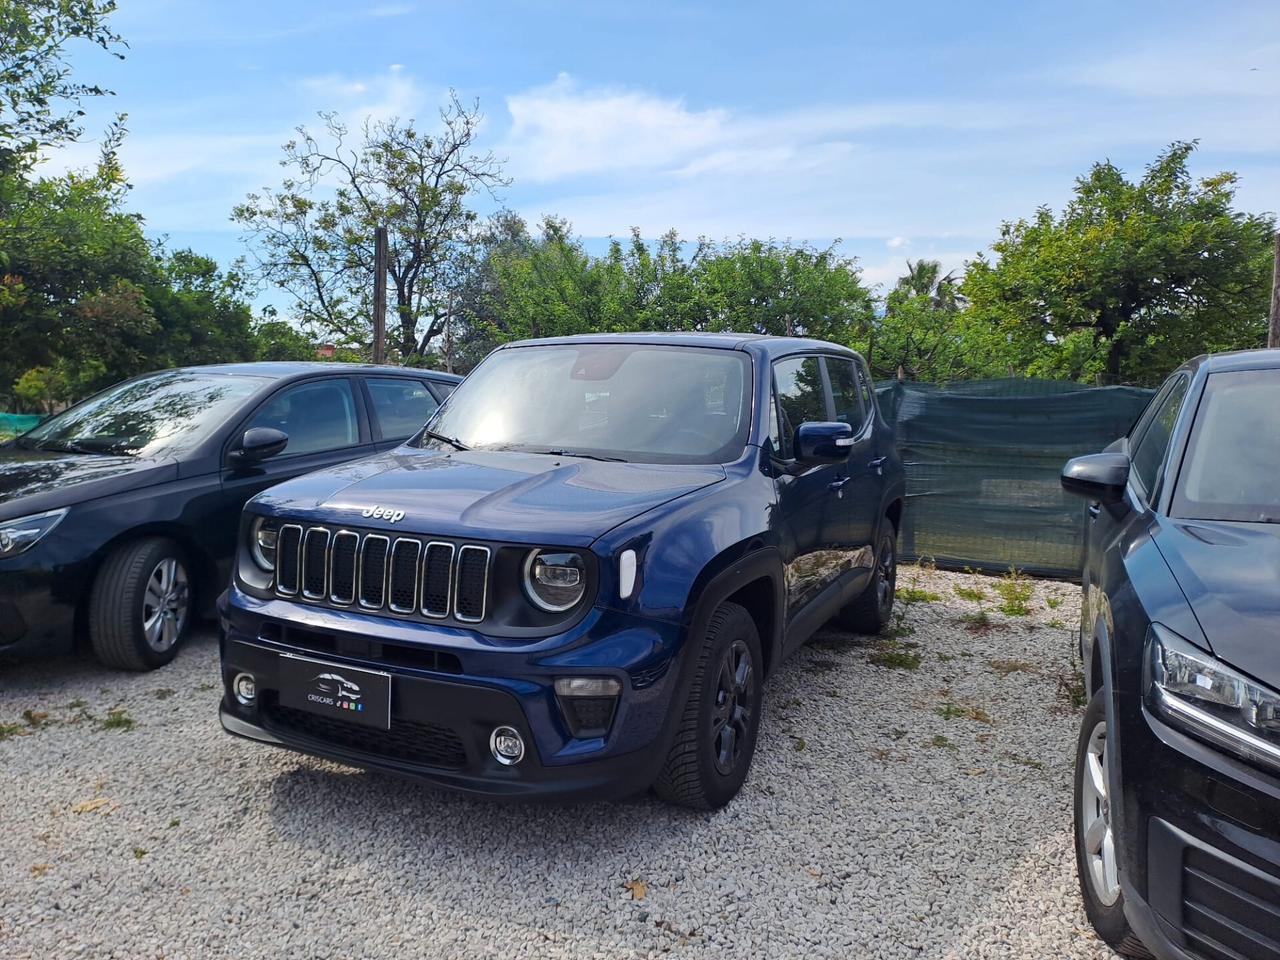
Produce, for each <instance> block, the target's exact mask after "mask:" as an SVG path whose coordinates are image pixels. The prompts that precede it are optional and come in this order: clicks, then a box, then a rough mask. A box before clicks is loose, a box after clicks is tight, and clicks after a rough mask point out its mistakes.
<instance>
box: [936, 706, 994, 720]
mask: <svg viewBox="0 0 1280 960" xmlns="http://www.w3.org/2000/svg"><path fill="white" fill-rule="evenodd" d="M933 712H934V713H936V714H937V715H938V716H940V717H941V718H942V719H943V720H954V719H955V718H956V717H961V718H963V719H965V720H976V721H977V722H978V723H995V721H994V720H992V719H991V714H989V713H987V711H985V710H983V709H982V708H981V707H971V706H969V705H967V704H957V703H944V704H943V705H942V706H940V707H938V708H937V709H936V710H934V711H933Z"/></svg>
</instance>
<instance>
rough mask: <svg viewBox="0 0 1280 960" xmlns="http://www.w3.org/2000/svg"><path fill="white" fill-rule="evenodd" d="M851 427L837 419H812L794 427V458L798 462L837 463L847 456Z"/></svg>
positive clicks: (850, 440)
mask: <svg viewBox="0 0 1280 960" xmlns="http://www.w3.org/2000/svg"><path fill="white" fill-rule="evenodd" d="M851 446H853V427H851V426H849V424H847V423H840V422H839V421H835V420H832V421H819V420H813V421H810V422H808V423H802V424H800V426H798V427H796V437H795V451H796V460H798V461H799V462H800V463H838V462H840V461H841V460H847V459H848V458H849V447H851Z"/></svg>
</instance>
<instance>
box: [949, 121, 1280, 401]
mask: <svg viewBox="0 0 1280 960" xmlns="http://www.w3.org/2000/svg"><path fill="white" fill-rule="evenodd" d="M1194 149H1195V144H1194V143H1174V144H1172V145H1171V146H1169V147H1168V148H1167V149H1166V150H1165V151H1164V152H1163V153H1162V154H1160V156H1159V157H1157V159H1156V160H1155V162H1154V163H1152V164H1151V165H1150V166H1149V167H1147V170H1146V173H1145V175H1144V176H1143V177H1142V178H1141V179H1140V180H1138V181H1136V182H1133V181H1129V180H1127V179H1125V176H1124V174H1123V173H1122V171H1120V170H1119V169H1118V168H1117V167H1116V166H1115V165H1113V164H1112V163H1110V162H1104V163H1098V164H1095V165H1094V167H1093V168H1092V170H1091V171H1090V173H1089V174H1088V175H1087V176H1085V177H1081V178H1080V179H1079V180H1077V181H1076V187H1075V195H1074V197H1073V198H1072V200H1071V201H1070V202H1069V203H1068V204H1067V206H1066V209H1065V210H1064V211H1063V212H1062V214H1061V215H1060V216H1055V215H1054V213H1053V212H1052V211H1051V210H1050V209H1049V208H1047V207H1042V208H1040V209H1039V210H1038V211H1037V212H1036V215H1035V217H1034V218H1033V219H1032V220H1031V221H1027V220H1017V221H1015V222H1012V223H1005V224H1004V226H1003V228H1002V229H1001V234H1000V239H999V240H997V241H996V243H995V244H993V245H992V250H993V251H994V252H995V253H996V254H997V256H998V259H996V260H995V261H992V260H988V259H987V258H986V257H985V256H983V255H981V254H980V255H979V256H978V258H977V260H976V261H975V262H973V263H972V264H970V265H969V269H968V272H967V274H966V277H965V280H964V283H963V285H962V287H961V292H962V293H963V295H964V296H965V297H966V298H967V299H968V301H969V309H970V311H971V319H972V320H973V321H974V323H975V324H977V325H978V326H979V327H980V328H985V329H986V331H987V333H989V334H991V335H992V336H990V337H989V339H988V341H987V343H988V344H989V345H990V346H991V348H992V349H993V350H996V351H997V352H998V354H999V358H1000V359H1001V360H1003V361H1004V362H1005V363H1007V364H1008V365H1009V366H1011V367H1013V368H1014V369H1016V370H1019V371H1021V372H1023V373H1025V374H1028V375H1032V376H1050V377H1068V378H1073V379H1084V380H1089V379H1094V378H1103V379H1106V380H1107V381H1108V382H1127V383H1137V384H1147V385H1152V384H1155V383H1158V382H1159V381H1160V380H1161V378H1163V376H1164V375H1165V373H1166V372H1167V371H1168V370H1169V369H1170V368H1172V367H1175V366H1177V365H1178V364H1179V363H1181V362H1182V361H1183V360H1185V359H1186V358H1187V357H1190V356H1193V355H1195V354H1197V353H1202V352H1205V351H1219V350H1231V349H1239V348H1244V347H1257V346H1262V345H1263V343H1264V342H1265V341H1264V338H1265V322H1266V313H1267V297H1268V291H1269V284H1270V269H1271V262H1272V256H1273V253H1272V250H1271V237H1272V235H1273V234H1274V231H1275V221H1274V219H1273V218H1270V217H1265V216H1254V215H1250V214H1245V213H1241V212H1239V211H1237V210H1235V209H1234V207H1233V202H1234V199H1235V187H1236V176H1235V174H1233V173H1219V174H1217V175H1215V176H1211V177H1206V178H1204V179H1201V180H1198V181H1197V180H1195V179H1193V178H1192V176H1191V174H1190V173H1189V172H1188V170H1187V160H1188V158H1189V157H1190V155H1191V153H1192V151H1193V150H1194Z"/></svg>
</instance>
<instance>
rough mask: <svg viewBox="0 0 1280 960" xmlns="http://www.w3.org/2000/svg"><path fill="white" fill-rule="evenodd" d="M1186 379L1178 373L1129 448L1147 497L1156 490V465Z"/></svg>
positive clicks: (1170, 431)
mask: <svg viewBox="0 0 1280 960" xmlns="http://www.w3.org/2000/svg"><path fill="white" fill-rule="evenodd" d="M1187 383H1188V379H1187V377H1185V376H1180V377H1179V378H1178V379H1177V381H1175V382H1174V384H1173V386H1172V387H1170V388H1169V391H1168V393H1166V394H1165V395H1164V398H1163V399H1162V400H1161V402H1160V404H1159V406H1157V407H1156V409H1155V411H1154V413H1153V414H1152V417H1151V419H1150V421H1149V422H1148V423H1147V427H1146V430H1145V432H1144V433H1143V434H1142V437H1141V438H1140V439H1139V440H1138V446H1137V448H1136V449H1135V450H1134V451H1133V472H1134V474H1135V475H1136V476H1137V478H1138V482H1139V483H1140V484H1141V485H1142V491H1143V493H1145V494H1147V496H1148V498H1149V499H1150V498H1151V497H1152V496H1153V495H1154V493H1155V490H1156V483H1157V481H1158V479H1159V476H1160V465H1161V464H1162V463H1164V455H1165V452H1166V451H1167V450H1168V449H1169V439H1170V438H1171V437H1172V436H1173V426H1174V424H1175V423H1176V422H1177V420H1178V411H1179V410H1180V409H1181V408H1182V401H1183V399H1184V398H1185V397H1186V395H1187Z"/></svg>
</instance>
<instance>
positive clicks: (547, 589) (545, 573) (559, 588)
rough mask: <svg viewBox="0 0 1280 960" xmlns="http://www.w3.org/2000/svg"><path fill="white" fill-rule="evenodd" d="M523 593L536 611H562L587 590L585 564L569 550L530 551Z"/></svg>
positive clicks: (578, 555)
mask: <svg viewBox="0 0 1280 960" xmlns="http://www.w3.org/2000/svg"><path fill="white" fill-rule="evenodd" d="M524 592H525V593H526V594H527V595H528V597H529V600H530V601H531V602H532V603H533V605H534V606H535V607H537V608H538V609H539V610H545V611H546V612H547V613H564V612H565V611H566V610H569V609H571V608H572V607H574V606H576V605H577V603H578V601H580V600H581V599H582V597H583V595H584V594H585V593H586V592H587V564H586V562H585V561H584V560H583V559H582V555H581V554H578V553H574V552H573V551H572V550H531V551H529V556H528V559H526V560H525V562H524Z"/></svg>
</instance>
